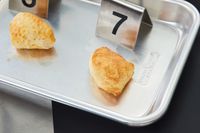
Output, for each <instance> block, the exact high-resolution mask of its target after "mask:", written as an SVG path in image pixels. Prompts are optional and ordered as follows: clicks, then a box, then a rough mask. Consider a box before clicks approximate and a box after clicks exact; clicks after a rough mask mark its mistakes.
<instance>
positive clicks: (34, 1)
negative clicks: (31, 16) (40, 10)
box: [22, 0, 36, 7]
mask: <svg viewBox="0 0 200 133" xmlns="http://www.w3.org/2000/svg"><path fill="white" fill-rule="evenodd" d="M31 1H32V2H31V3H28V2H27V0H22V3H23V4H24V5H25V6H27V7H34V6H35V5H36V0H31Z"/></svg>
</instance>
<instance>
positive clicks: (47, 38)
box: [10, 13, 55, 49]
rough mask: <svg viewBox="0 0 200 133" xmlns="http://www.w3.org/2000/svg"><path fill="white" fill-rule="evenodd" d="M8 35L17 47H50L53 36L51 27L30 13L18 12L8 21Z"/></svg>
mask: <svg viewBox="0 0 200 133" xmlns="http://www.w3.org/2000/svg"><path fill="white" fill-rule="evenodd" d="M10 37H11V42H12V44H13V45H14V46H15V47H16V48H17V49H50V48H52V47H53V46H54V43H55V37H54V33H53V30H52V28H51V27H50V26H49V25H48V24H47V23H46V22H44V21H43V20H42V19H41V18H39V17H37V16H35V15H33V14H31V13H19V14H17V15H16V16H15V17H14V19H13V20H12V22H11V23H10Z"/></svg>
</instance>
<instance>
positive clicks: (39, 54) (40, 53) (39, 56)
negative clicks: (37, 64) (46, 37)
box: [16, 48, 56, 60]
mask: <svg viewBox="0 0 200 133" xmlns="http://www.w3.org/2000/svg"><path fill="white" fill-rule="evenodd" d="M16 54H17V55H18V57H19V58H22V59H24V60H52V59H53V58H54V57H55V56H56V50H55V48H51V49H48V50H26V49H21V50H20V49H19V50H16Z"/></svg>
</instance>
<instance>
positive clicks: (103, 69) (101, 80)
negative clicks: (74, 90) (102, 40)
mask: <svg viewBox="0 0 200 133" xmlns="http://www.w3.org/2000/svg"><path fill="white" fill-rule="evenodd" d="M89 68H90V74H91V76H92V77H93V79H94V81H95V82H96V84H97V86H98V87H100V88H101V89H103V90H104V91H106V92H108V93H110V94H112V95H114V96H118V95H120V94H121V93H122V91H123V89H124V87H125V86H126V84H127V83H128V82H129V81H130V80H131V78H132V76H133V72H134V65H133V64H132V63H129V62H128V61H126V60H125V59H124V58H123V57H122V56H120V55H118V54H117V53H115V52H113V51H111V50H110V49H108V48H106V47H102V48H99V49H97V50H96V51H95V52H94V53H93V54H92V56H91V58H90V61H89Z"/></svg>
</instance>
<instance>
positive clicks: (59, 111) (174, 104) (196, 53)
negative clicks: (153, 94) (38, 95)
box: [53, 0, 200, 133]
mask: <svg viewBox="0 0 200 133" xmlns="http://www.w3.org/2000/svg"><path fill="white" fill-rule="evenodd" d="M188 1H189V2H191V3H192V4H194V5H195V6H196V7H197V8H198V9H199V10H200V0H188ZM53 115H54V130H55V133H67V132H68V133H90V132H92V133H112V132H115V133H134V132H137V133H179V132H180V133H200V31H199V32H198V35H197V37H196V40H195V43H194V45H193V48H192V50H191V53H190V55H189V58H188V60H187V63H186V65H185V67H184V70H183V73H182V75H181V78H180V80H179V83H178V85H177V88H176V91H175V94H174V96H173V99H172V101H171V104H170V106H169V108H168V110H167V112H166V113H165V115H164V116H163V117H162V118H161V119H160V120H159V121H157V122H156V123H154V124H152V125H149V126H146V127H140V128H136V127H128V126H126V125H122V124H120V123H117V122H114V121H111V120H108V119H106V118H102V117H99V116H96V115H93V114H90V113H87V112H84V111H80V110H78V109H74V108H71V107H68V106H65V105H62V104H59V103H56V102H53Z"/></svg>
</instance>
